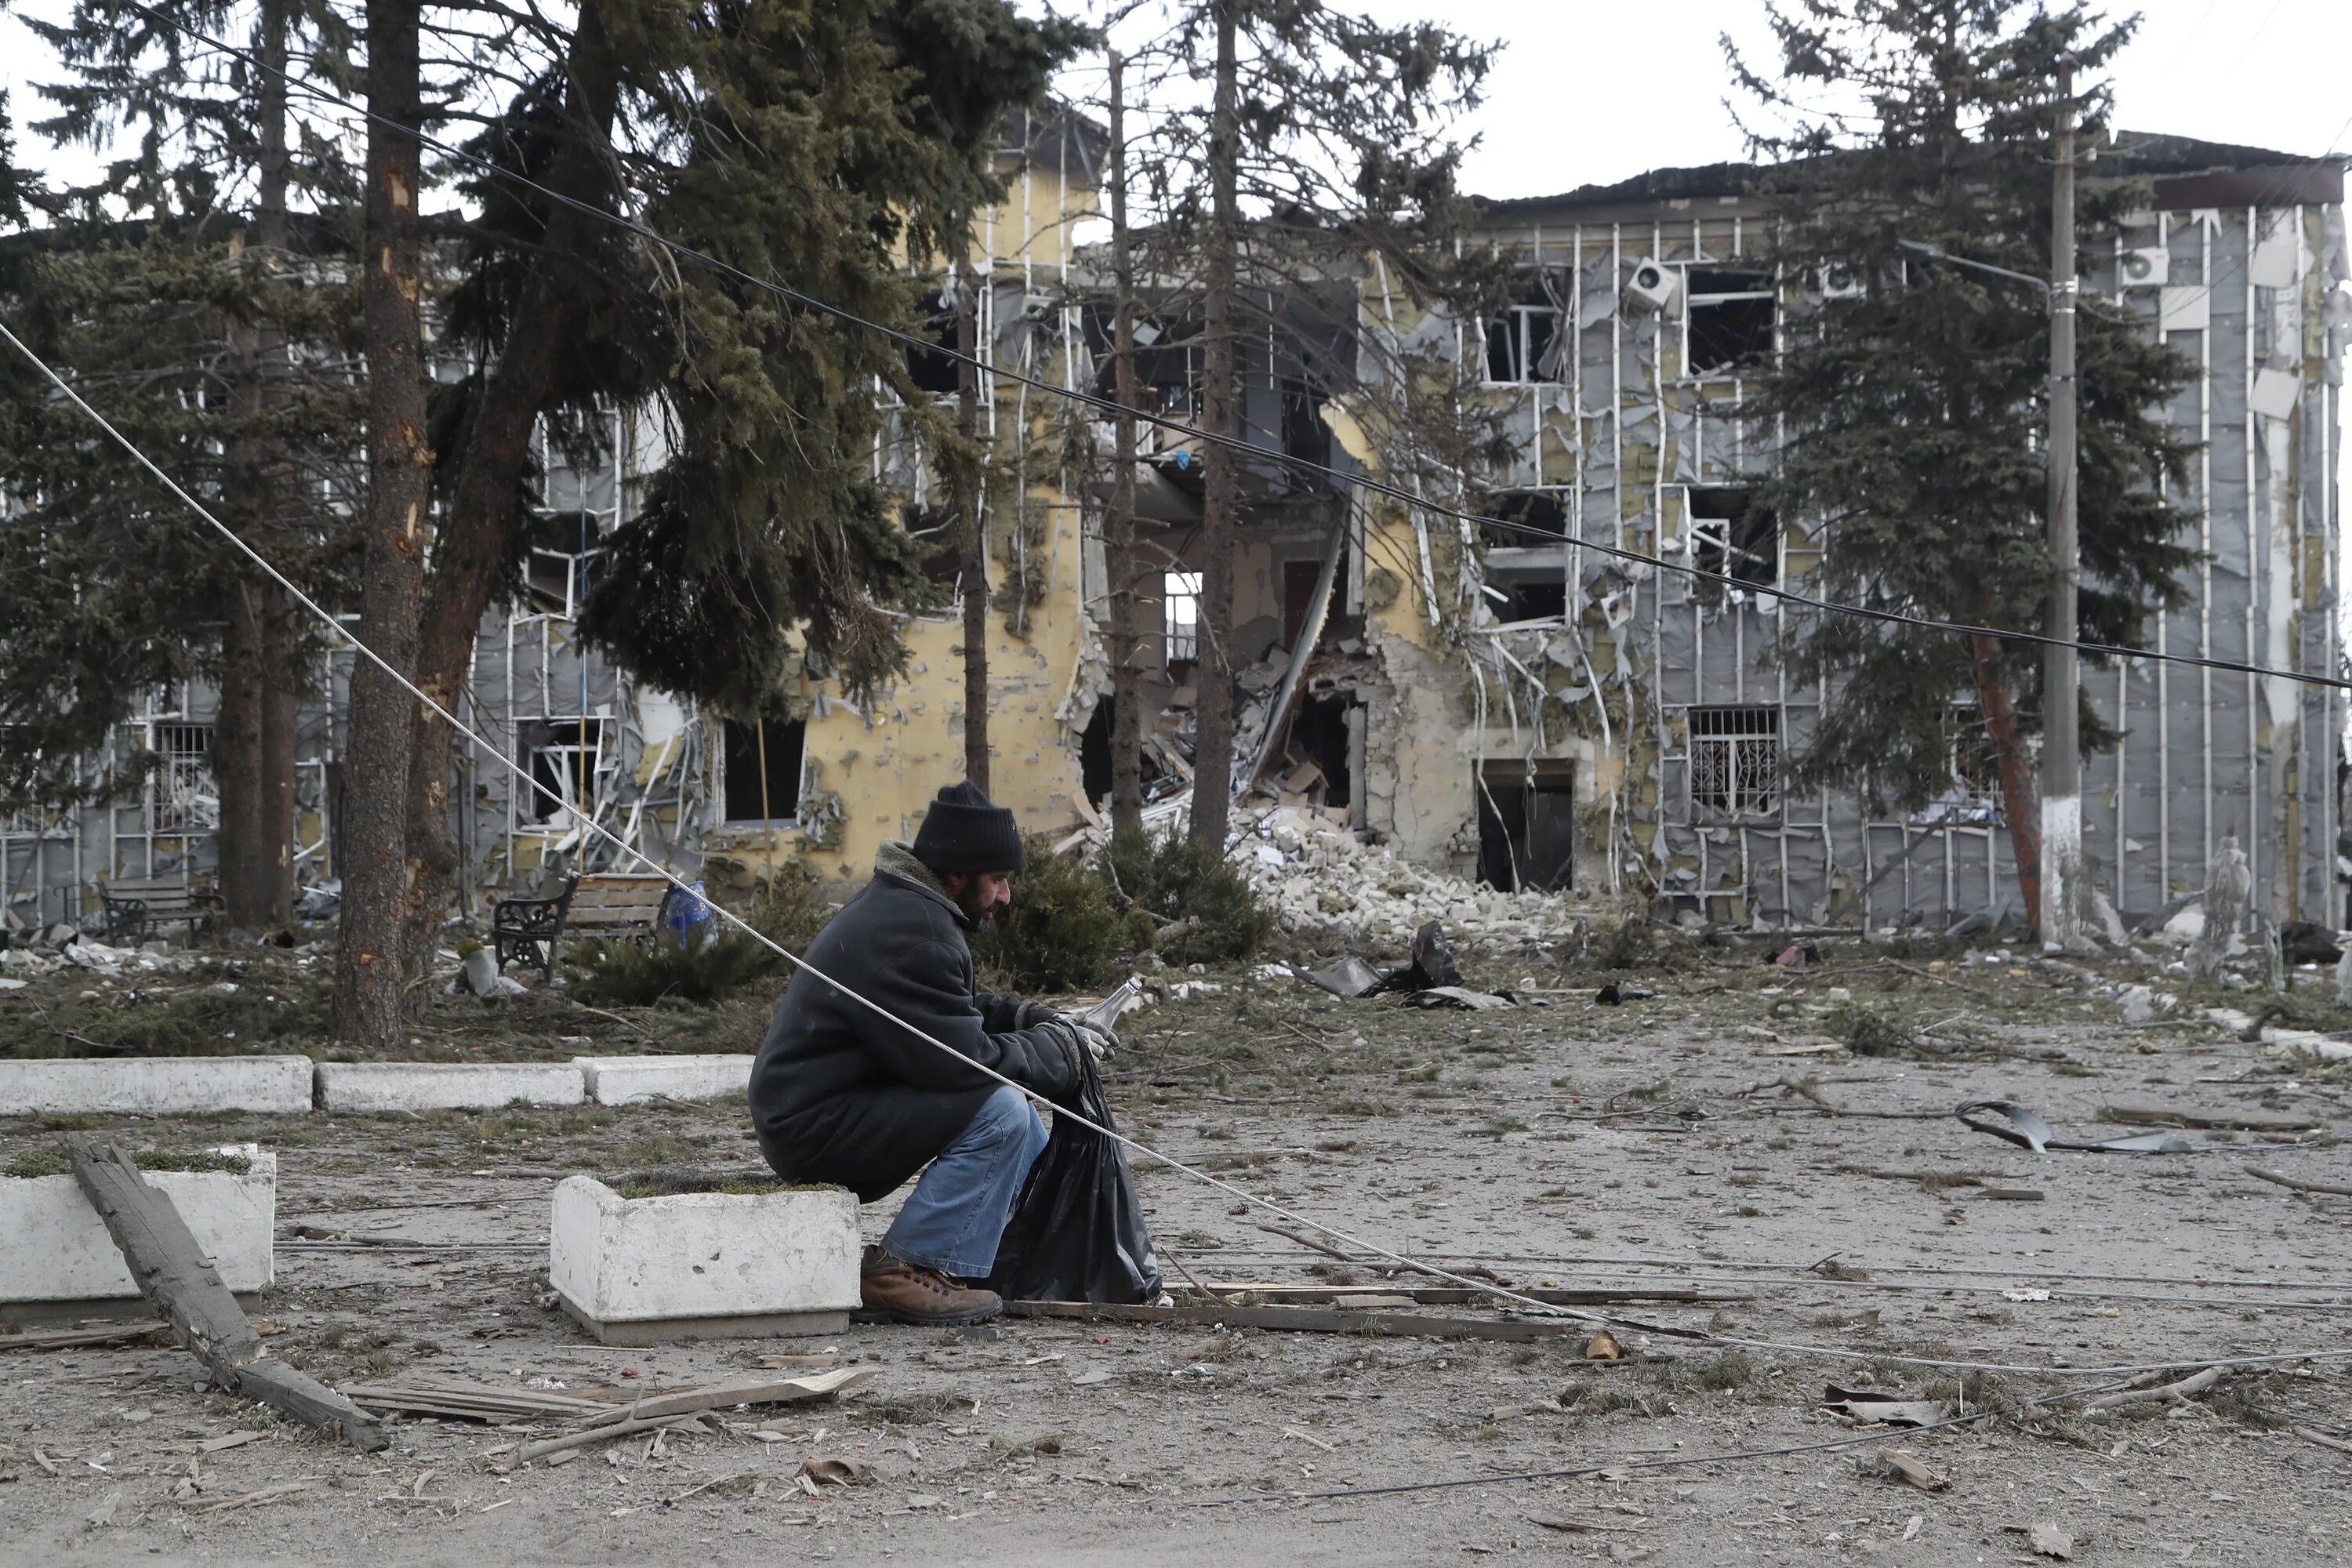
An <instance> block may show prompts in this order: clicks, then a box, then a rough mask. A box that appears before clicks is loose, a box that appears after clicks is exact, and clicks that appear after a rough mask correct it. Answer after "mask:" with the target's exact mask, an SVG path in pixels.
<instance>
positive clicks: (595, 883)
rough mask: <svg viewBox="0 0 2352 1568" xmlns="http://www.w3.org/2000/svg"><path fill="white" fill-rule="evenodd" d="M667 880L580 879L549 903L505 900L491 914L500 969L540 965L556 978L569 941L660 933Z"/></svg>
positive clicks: (621, 874) (616, 875) (615, 874)
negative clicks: (558, 955) (559, 953)
mask: <svg viewBox="0 0 2352 1568" xmlns="http://www.w3.org/2000/svg"><path fill="white" fill-rule="evenodd" d="M669 893H670V885H669V880H668V879H667V878H665V877H655V876H646V875H643V874H637V873H630V872H625V871H604V872H597V873H594V874H592V875H589V876H585V877H574V878H572V880H570V881H569V882H566V883H565V884H564V886H563V890H562V892H561V893H558V894H556V895H555V896H554V897H552V898H546V899H500V900H499V901H498V904H497V906H496V908H494V909H493V910H491V912H490V942H491V945H492V947H493V948H494V949H495V951H496V953H497V956H498V961H499V971H500V972H501V973H503V972H504V971H505V969H506V966H507V965H508V964H509V963H530V964H533V965H535V966H536V967H537V968H538V970H539V973H540V974H541V976H542V977H543V978H545V979H549V980H552V979H553V978H554V977H555V944H556V943H557V942H561V941H562V940H563V939H564V938H565V937H567V936H569V937H592V938H593V937H641V936H651V935H652V934H653V933H654V932H655V931H657V930H659V929H660V926H661V920H662V912H663V910H664V908H665V906H667V903H668V902H669Z"/></svg>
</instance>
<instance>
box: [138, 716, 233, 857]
mask: <svg viewBox="0 0 2352 1568" xmlns="http://www.w3.org/2000/svg"><path fill="white" fill-rule="evenodd" d="M147 746H148V749H149V750H150V751H152V752H154V753H155V759H156V760H155V771H154V772H153V773H152V774H150V775H149V777H148V781H147V809H148V820H149V822H150V823H151V824H152V826H151V827H150V829H149V831H150V832H154V833H209V832H211V831H212V830H213V829H214V828H215V827H217V826H220V787H219V786H218V785H217V784H215V783H214V782H213V727H212V726H211V725H210V724H179V723H171V724H164V723H157V724H150V725H148V726H147Z"/></svg>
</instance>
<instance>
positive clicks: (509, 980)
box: [450, 947, 524, 1002]
mask: <svg viewBox="0 0 2352 1568" xmlns="http://www.w3.org/2000/svg"><path fill="white" fill-rule="evenodd" d="M457 975H458V980H459V982H460V983H462V984H464V985H465V987H466V989H467V990H468V991H470V992H472V993H473V994H475V995H477V996H478V997H480V998H481V999H482V1000H483V1001H485V1002H510V1001H512V1000H514V998H516V997H518V996H520V995H522V994H524V987H523V984H522V982H521V981H520V980H517V979H515V978H514V977H513V976H512V975H510V974H500V973H499V961H498V958H497V956H496V955H495V954H493V953H492V952H490V950H489V949H488V948H486V947H478V948H476V949H475V950H474V951H473V952H469V953H467V955H466V961H465V963H464V964H463V965H462V966H461V967H460V968H459V970H458V972H457ZM450 989H451V990H452V991H454V990H456V989H457V985H455V984H453V985H451V986H450Z"/></svg>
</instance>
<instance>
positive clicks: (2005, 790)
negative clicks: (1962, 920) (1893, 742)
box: [1969, 637, 2042, 922]
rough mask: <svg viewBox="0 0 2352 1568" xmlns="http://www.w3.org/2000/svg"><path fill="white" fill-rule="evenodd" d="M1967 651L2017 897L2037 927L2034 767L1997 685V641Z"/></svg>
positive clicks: (1978, 640)
mask: <svg viewBox="0 0 2352 1568" xmlns="http://www.w3.org/2000/svg"><path fill="white" fill-rule="evenodd" d="M1969 652H1970V653H1971V655H1972V656H1973V659H1974V664H1975V668H1976V677H1977V701H1978V702H1979V704H1981V705H1982V707H1983V710H1984V719H1985V733H1986V734H1987V735H1988V736H1990V738H1991V740H1992V749H1993V759H1994V762H1995V763H1996V765H1997V766H1998V768H1999V770H2000V808H2001V810H2002V812H2003V813H2004V814H2006V815H2007V816H2008V817H2009V847H2010V854H2011V856H2012V857H2013V858H2015V859H2016V861H2017V890H2018V896H2019V897H2020V898H2021V899H2023V900H2025V918H2026V920H2027V921H2029V922H2032V921H2039V920H2040V919H2041V914H2040V910H2041V909H2042V832H2041V816H2040V814H2039V808H2038V806H2037V805H2036V803H2035V800H2034V794H2033V764H2032V761H2031V760H2030V759H2029V758H2028V757H2027V756H2026V754H2025V737H2024V736H2023V735H2022V734H2021V733H2019V731H2018V728H2017V710H2016V708H2015V706H2014V705H2013V704H2012V703H2011V701H2010V697H2009V684H2008V682H2007V681H2005V680H2003V679H2001V674H2000V642H1999V640H1998V639H1996V638H1993V637H1971V638H1969Z"/></svg>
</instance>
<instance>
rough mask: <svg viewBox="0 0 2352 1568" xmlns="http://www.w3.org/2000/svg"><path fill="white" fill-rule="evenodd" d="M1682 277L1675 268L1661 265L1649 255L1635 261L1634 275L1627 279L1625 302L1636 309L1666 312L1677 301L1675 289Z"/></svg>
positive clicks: (1677, 287) (1680, 285)
mask: <svg viewBox="0 0 2352 1568" xmlns="http://www.w3.org/2000/svg"><path fill="white" fill-rule="evenodd" d="M1681 287H1682V279H1680V278H1678V277H1677V276H1675V270H1674V268H1670V267H1664V266H1661V265H1660V264H1659V263H1657V262H1655V261H1653V260H1651V259H1650V258H1648V257H1646V256H1645V257H1643V258H1642V259H1641V260H1639V261H1636V262H1635V263H1633V276H1632V277H1631V278H1628V279H1626V280H1625V303H1626V304H1627V305H1628V306H1629V307H1631V308H1633V309H1635V310H1655V311H1658V312H1659V313H1660V314H1662V315H1663V314H1664V311H1665V309H1666V307H1667V306H1669V305H1671V304H1673V303H1674V302H1675V290H1676V289H1680V288H1681Z"/></svg>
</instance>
